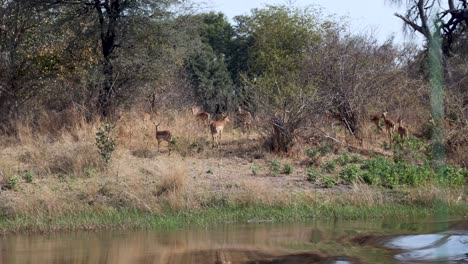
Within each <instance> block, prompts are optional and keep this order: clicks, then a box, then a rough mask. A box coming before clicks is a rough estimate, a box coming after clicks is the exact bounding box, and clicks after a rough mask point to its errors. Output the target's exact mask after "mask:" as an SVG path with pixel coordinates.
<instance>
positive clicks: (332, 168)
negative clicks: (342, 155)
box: [322, 161, 336, 173]
mask: <svg viewBox="0 0 468 264" xmlns="http://www.w3.org/2000/svg"><path fill="white" fill-rule="evenodd" d="M322 168H323V169H324V170H325V171H326V172H328V173H332V172H334V171H335V169H336V163H335V162H334V161H329V162H326V163H325V164H323V165H322Z"/></svg>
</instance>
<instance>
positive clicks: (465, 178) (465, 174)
mask: <svg viewBox="0 0 468 264" xmlns="http://www.w3.org/2000/svg"><path fill="white" fill-rule="evenodd" d="M437 175H438V176H439V183H441V184H445V185H453V186H461V185H464V184H468V169H463V168H455V167H450V166H443V167H442V168H439V170H438V173H437Z"/></svg>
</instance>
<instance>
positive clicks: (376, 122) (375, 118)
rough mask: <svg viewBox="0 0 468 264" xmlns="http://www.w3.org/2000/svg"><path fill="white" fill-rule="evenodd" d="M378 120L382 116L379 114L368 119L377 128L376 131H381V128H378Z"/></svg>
mask: <svg viewBox="0 0 468 264" xmlns="http://www.w3.org/2000/svg"><path fill="white" fill-rule="evenodd" d="M380 119H382V115H381V114H375V115H372V116H371V118H370V120H371V121H372V123H374V124H375V126H377V129H379V130H381V131H383V128H382V126H380Z"/></svg>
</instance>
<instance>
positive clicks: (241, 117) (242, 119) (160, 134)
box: [144, 106, 253, 152]
mask: <svg viewBox="0 0 468 264" xmlns="http://www.w3.org/2000/svg"><path fill="white" fill-rule="evenodd" d="M191 110H192V114H193V116H194V117H195V121H196V122H197V123H198V125H199V126H201V127H203V128H205V127H208V128H209V131H210V134H211V139H212V146H213V147H219V141H220V140H221V136H222V134H223V130H224V127H225V126H226V124H227V123H228V122H231V120H230V119H229V117H228V115H227V114H226V115H223V116H222V117H221V118H220V119H217V120H215V119H213V118H212V115H211V114H210V113H208V112H202V111H200V108H199V107H197V106H193V107H192V108H191ZM236 118H237V120H238V121H239V125H240V126H241V128H242V133H244V132H245V131H247V133H248V134H247V138H248V137H249V134H250V129H251V127H252V121H253V117H252V114H251V113H250V112H248V111H245V110H242V108H241V107H239V108H238V110H237V112H236ZM150 120H152V117H151V115H150V114H148V113H145V114H144V122H148V121H150ZM153 124H154V126H155V127H156V133H155V136H156V141H157V143H158V152H159V151H160V145H161V143H162V142H164V141H166V142H168V143H170V142H171V141H172V140H173V137H172V133H171V131H169V130H159V125H160V124H161V122H159V123H157V124H156V122H154V121H153ZM169 151H170V149H169Z"/></svg>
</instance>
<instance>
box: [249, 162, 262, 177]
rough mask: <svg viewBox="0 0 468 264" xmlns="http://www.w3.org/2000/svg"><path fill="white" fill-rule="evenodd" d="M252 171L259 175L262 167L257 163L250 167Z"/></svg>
mask: <svg viewBox="0 0 468 264" xmlns="http://www.w3.org/2000/svg"><path fill="white" fill-rule="evenodd" d="M250 169H251V170H252V174H253V175H258V172H259V170H260V167H259V166H258V165H257V164H256V163H252V164H251V165H250Z"/></svg>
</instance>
